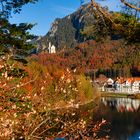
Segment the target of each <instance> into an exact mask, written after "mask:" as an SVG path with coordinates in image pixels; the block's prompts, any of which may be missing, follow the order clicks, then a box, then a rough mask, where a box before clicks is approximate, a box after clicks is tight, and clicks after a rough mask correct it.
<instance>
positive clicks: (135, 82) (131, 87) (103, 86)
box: [95, 76, 140, 94]
mask: <svg viewBox="0 0 140 140" xmlns="http://www.w3.org/2000/svg"><path fill="white" fill-rule="evenodd" d="M95 84H96V85H97V87H98V89H99V90H100V91H102V92H105V91H106V92H115V93H128V94H132V93H140V77H131V78H124V77H119V78H118V77H117V79H116V80H113V79H111V78H107V77H103V76H102V77H99V78H97V79H96V80H95Z"/></svg>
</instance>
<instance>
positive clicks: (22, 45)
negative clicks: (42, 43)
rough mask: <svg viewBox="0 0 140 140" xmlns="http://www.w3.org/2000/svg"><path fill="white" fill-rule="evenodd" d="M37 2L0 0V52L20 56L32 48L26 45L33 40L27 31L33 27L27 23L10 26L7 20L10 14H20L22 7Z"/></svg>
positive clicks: (31, 0)
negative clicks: (10, 52)
mask: <svg viewBox="0 0 140 140" xmlns="http://www.w3.org/2000/svg"><path fill="white" fill-rule="evenodd" d="M36 1H37V0H0V52H1V53H5V52H9V50H11V51H12V53H14V54H17V53H18V54H20V55H22V54H23V52H27V50H29V49H31V48H32V47H33V46H32V45H31V44H29V43H28V40H29V39H32V38H33V35H30V34H29V32H28V30H30V29H31V28H32V27H33V26H34V25H33V24H27V23H20V24H19V25H17V24H11V23H10V22H9V18H10V17H11V14H12V13H14V14H17V13H20V11H21V8H22V6H23V5H26V4H28V3H35V2H36Z"/></svg>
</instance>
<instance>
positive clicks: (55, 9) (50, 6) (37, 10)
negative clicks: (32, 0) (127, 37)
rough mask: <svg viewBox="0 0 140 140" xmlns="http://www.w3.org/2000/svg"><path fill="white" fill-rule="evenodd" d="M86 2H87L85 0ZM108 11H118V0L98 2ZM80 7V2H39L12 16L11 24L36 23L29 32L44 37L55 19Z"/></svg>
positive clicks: (74, 0) (78, 0)
mask: <svg viewBox="0 0 140 140" xmlns="http://www.w3.org/2000/svg"><path fill="white" fill-rule="evenodd" d="M85 1H86V2H88V1H89V0H85ZM98 2H100V4H102V5H103V6H105V5H108V7H109V9H110V10H118V9H119V5H120V3H119V0H106V1H100V0H98ZM79 7H80V0H39V2H37V3H36V4H28V5H26V6H24V7H23V8H22V11H21V13H20V14H16V15H12V18H11V19H10V22H11V23H17V24H18V23H21V22H26V23H37V25H36V26H35V27H34V28H33V29H32V30H31V31H30V32H31V33H32V34H35V35H45V34H46V33H47V32H48V30H49V29H50V27H51V23H52V22H53V21H54V19H55V18H62V17H64V16H66V15H68V14H70V13H72V12H74V11H76V10H77V9H78V8H79Z"/></svg>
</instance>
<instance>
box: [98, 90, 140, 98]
mask: <svg viewBox="0 0 140 140" xmlns="http://www.w3.org/2000/svg"><path fill="white" fill-rule="evenodd" d="M101 97H113V98H131V99H140V93H136V94H128V93H114V92H101Z"/></svg>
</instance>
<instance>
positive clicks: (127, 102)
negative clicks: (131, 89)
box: [101, 97, 140, 112]
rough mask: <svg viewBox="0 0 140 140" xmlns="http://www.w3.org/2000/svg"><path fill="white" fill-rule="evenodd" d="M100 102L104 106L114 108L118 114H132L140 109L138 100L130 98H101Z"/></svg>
mask: <svg viewBox="0 0 140 140" xmlns="http://www.w3.org/2000/svg"><path fill="white" fill-rule="evenodd" d="M101 102H102V103H103V104H104V105H105V106H110V107H112V108H113V107H115V108H116V109H117V110H118V112H126V111H129V112H134V111H137V110H138V108H139V107H140V100H138V99H131V98H109V97H102V98H101Z"/></svg>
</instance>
